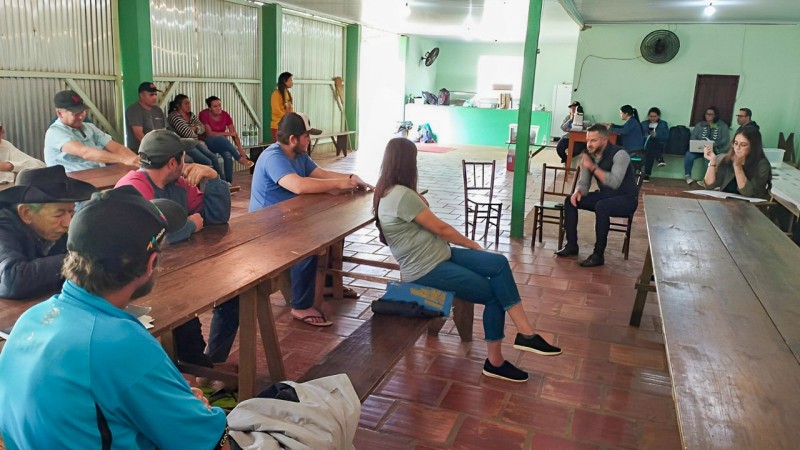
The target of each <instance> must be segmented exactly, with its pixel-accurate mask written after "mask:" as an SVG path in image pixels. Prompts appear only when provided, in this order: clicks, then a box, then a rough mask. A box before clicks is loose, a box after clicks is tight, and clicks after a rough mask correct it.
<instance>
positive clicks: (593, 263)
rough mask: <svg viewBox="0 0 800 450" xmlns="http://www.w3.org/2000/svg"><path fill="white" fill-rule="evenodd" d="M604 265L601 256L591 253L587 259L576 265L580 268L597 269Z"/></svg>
mask: <svg viewBox="0 0 800 450" xmlns="http://www.w3.org/2000/svg"><path fill="white" fill-rule="evenodd" d="M605 263H606V261H605V259H604V258H603V257H602V256H600V255H597V254H595V253H592V254H591V255H589V257H588V258H586V259H584V260H583V261H581V262H579V263H578V265H579V266H581V267H597V266H602V265H603V264H605Z"/></svg>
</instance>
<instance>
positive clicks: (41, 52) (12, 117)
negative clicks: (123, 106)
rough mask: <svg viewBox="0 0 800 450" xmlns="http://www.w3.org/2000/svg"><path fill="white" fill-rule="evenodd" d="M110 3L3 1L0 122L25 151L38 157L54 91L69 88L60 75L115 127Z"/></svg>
mask: <svg viewBox="0 0 800 450" xmlns="http://www.w3.org/2000/svg"><path fill="white" fill-rule="evenodd" d="M113 1H115V0H113ZM111 2H112V0H61V1H58V2H54V1H30V0H3V5H2V11H1V12H0V30H3V31H2V33H1V34H2V39H0V55H2V57H0V93H2V101H0V121H2V122H3V124H4V128H5V129H6V138H7V139H8V140H9V141H11V142H12V143H14V145H16V146H17V147H18V148H20V149H21V150H23V151H25V152H26V153H29V154H31V155H33V156H35V157H37V158H42V156H43V146H44V133H45V132H46V131H47V127H48V126H49V125H50V122H51V120H52V119H53V118H54V117H55V112H54V109H53V104H52V100H53V96H54V95H55V94H56V92H58V91H60V90H63V89H67V88H68V87H67V85H66V83H65V82H64V78H65V77H66V75H69V76H70V77H71V78H73V79H75V82H76V84H77V85H78V86H79V87H80V88H81V89H83V90H84V91H85V92H86V94H87V96H88V97H89V98H90V99H91V100H92V101H93V102H94V103H95V104H96V105H97V107H98V109H99V110H100V112H101V113H102V114H103V115H104V116H105V117H106V118H107V119H108V121H109V122H111V124H112V125H115V126H116V125H118V123H119V118H118V113H117V111H118V109H119V108H118V104H117V87H116V77H117V73H118V69H117V67H118V65H117V64H116V61H117V59H118V58H117V57H116V56H115V54H114V41H115V39H116V36H115V34H114V27H113V24H112V15H113V10H112V4H111ZM50 73H52V74H53V75H52V76H50V75H49V74H50ZM86 78H94V79H86ZM95 123H96V124H97V125H100V124H99V123H97V121H96V120H95ZM101 128H104V127H102V126H101ZM105 131H106V132H109V133H112V134H113V133H114V130H109V129H105Z"/></svg>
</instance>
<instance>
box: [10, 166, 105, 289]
mask: <svg viewBox="0 0 800 450" xmlns="http://www.w3.org/2000/svg"><path fill="white" fill-rule="evenodd" d="M94 191H95V188H94V186H92V185H91V184H89V183H86V182H83V181H79V180H73V179H72V178H69V177H67V174H66V173H65V172H64V167H63V166H53V167H45V168H40V169H30V170H23V171H22V172H20V174H19V176H18V177H17V184H16V185H15V186H12V187H10V188H7V189H5V190H3V191H0V297H5V298H12V299H23V298H28V297H34V296H37V295H49V294H52V293H53V292H55V291H56V290H58V288H59V287H61V283H62V282H63V281H64V279H63V278H62V277H61V263H62V262H63V261H64V256H65V255H66V253H67V229H68V227H69V223H70V221H71V220H72V215H73V214H74V213H75V202H79V201H83V200H87V199H88V198H89V197H90V196H91V195H92V192H94Z"/></svg>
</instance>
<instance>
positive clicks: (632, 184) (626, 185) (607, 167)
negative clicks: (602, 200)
mask: <svg viewBox="0 0 800 450" xmlns="http://www.w3.org/2000/svg"><path fill="white" fill-rule="evenodd" d="M624 151H625V149H624V148H622V147H620V146H618V145H614V144H612V143H610V142H609V143H608V144H606V148H605V149H604V150H603V156H602V158H600V161H598V162H597V167H599V168H600V169H602V170H604V171H606V172H611V167H612V166H613V165H614V155H616V154H617V152H624ZM597 184H598V185H599V186H600V192H603V193H606V194H613V195H633V196H636V195H637V194H638V187H637V186H636V177H634V176H633V168H632V167H631V165H630V164H628V168H627V170H625V177H624V178H622V183H620V185H619V187H618V188H617V189H611V188H610V187H608V186H606V185H605V184H603V183H597Z"/></svg>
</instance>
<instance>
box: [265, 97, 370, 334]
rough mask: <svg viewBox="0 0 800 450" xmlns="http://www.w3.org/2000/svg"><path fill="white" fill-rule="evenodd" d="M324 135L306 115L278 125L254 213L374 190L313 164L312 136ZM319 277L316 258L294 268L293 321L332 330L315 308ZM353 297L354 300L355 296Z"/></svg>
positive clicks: (293, 115)
mask: <svg viewBox="0 0 800 450" xmlns="http://www.w3.org/2000/svg"><path fill="white" fill-rule="evenodd" d="M321 133H322V131H320V130H318V129H316V128H311V124H310V123H309V120H308V116H306V115H305V114H303V113H288V114H286V115H285V116H283V118H282V119H281V120H280V122H279V123H278V141H277V142H275V143H274V144H272V145H270V146H269V147H267V149H266V150H264V153H262V154H261V156H260V157H259V158H258V162H257V163H256V167H255V172H253V184H252V188H251V191H250V211H258V210H259V209H261V208H264V207H266V206H270V205H274V204H276V203H280V202H282V201H284V200H288V199H290V198H292V197H295V196H297V195H302V194H320V193H323V192H332V191H335V192H341V191H348V192H350V191H352V190H353V189H366V188H372V186H370V185H369V184H367V183H366V182H364V180H362V179H361V178H359V176H358V175H356V174H352V173H351V174H346V173H338V172H333V171H330V170H325V169H323V168H321V167H319V166H317V164H316V163H315V162H314V161H312V160H311V157H309V156H308V145H309V143H310V140H311V138H310V136H309V135H311V134H314V135H317V134H321ZM316 275H317V257H316V256H312V257H310V258H307V259H305V260H303V261H301V262H299V263H297V264H295V265H294V266H292V268H291V270H290V278H291V283H292V301H291V304H292V317H293V318H294V319H296V320H299V321H301V322H304V323H306V324H308V325H313V326H317V327H325V326H330V325H332V324H333V322H331V321H329V320H328V319H326V318H325V316H324V315H323V314H322V312H320V311H317V310H316V309H315V308H314V294H315V292H314V290H315V284H314V281H315V279H316ZM349 294H350V295H349V296H350V297H352V295H353V294H355V292H354V291H351V292H350V293H349Z"/></svg>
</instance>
